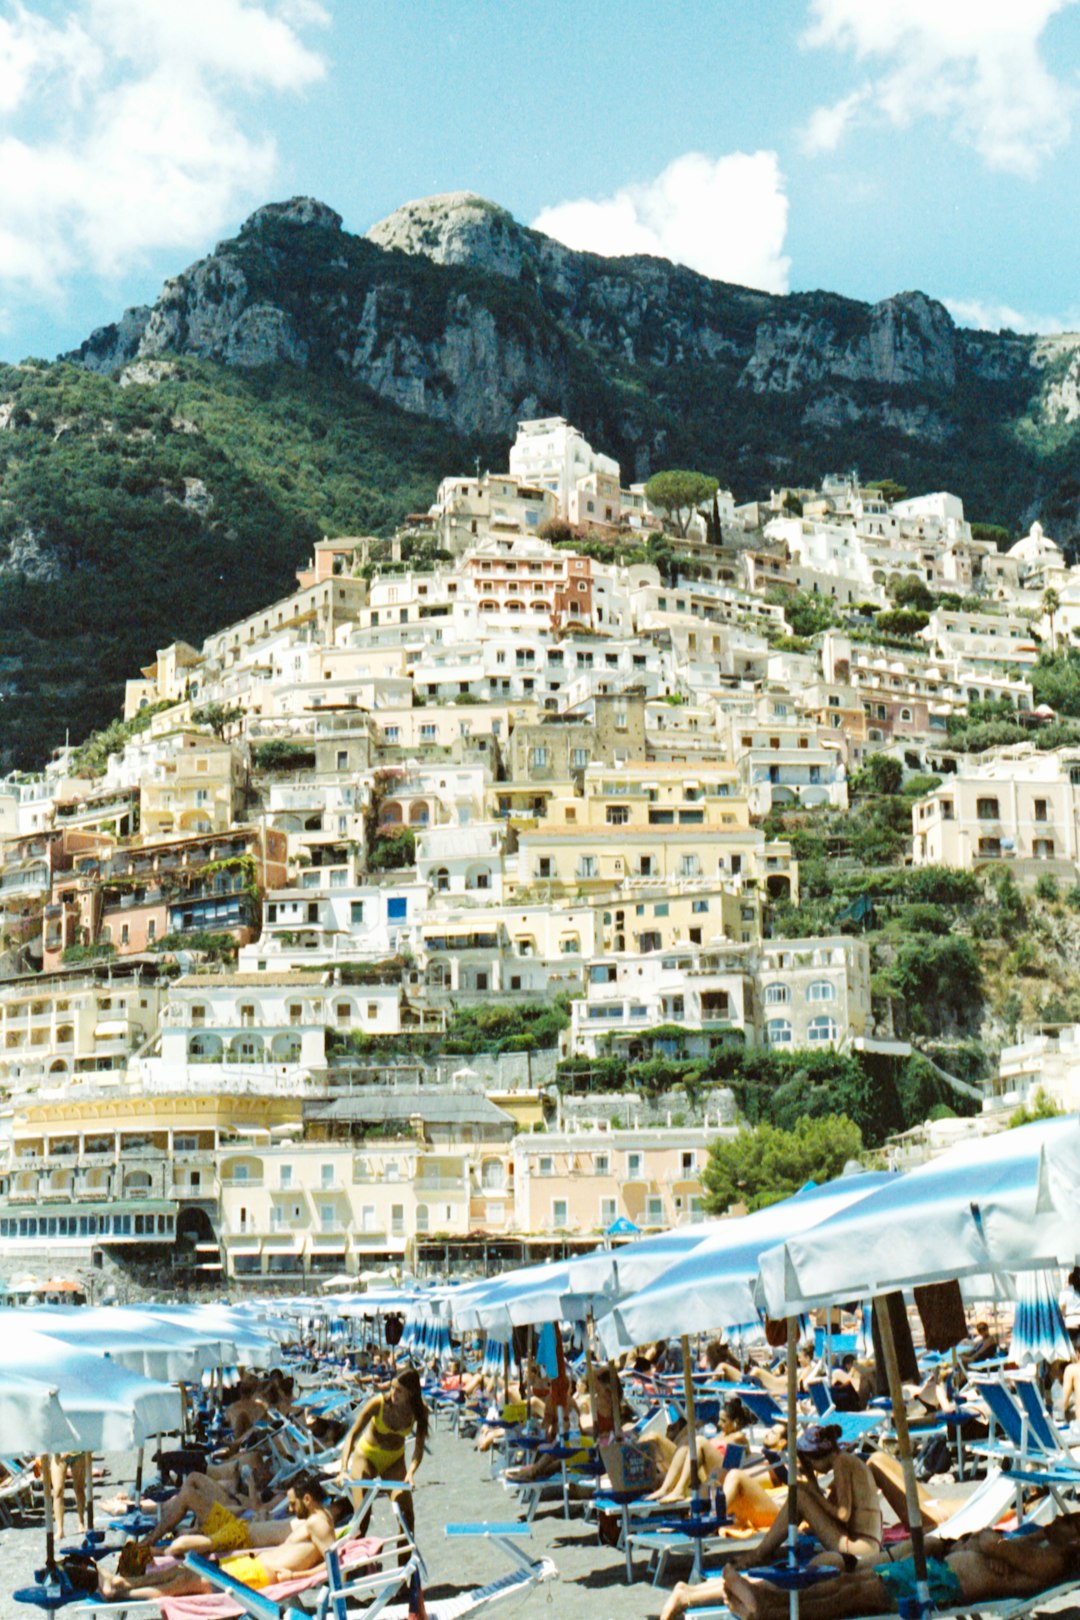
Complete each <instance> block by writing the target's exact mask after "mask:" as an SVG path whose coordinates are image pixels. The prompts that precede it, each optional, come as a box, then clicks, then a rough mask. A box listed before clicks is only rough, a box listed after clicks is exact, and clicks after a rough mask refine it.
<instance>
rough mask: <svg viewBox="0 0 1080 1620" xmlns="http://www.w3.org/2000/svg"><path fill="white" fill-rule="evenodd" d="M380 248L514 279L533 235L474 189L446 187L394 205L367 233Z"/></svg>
mask: <svg viewBox="0 0 1080 1620" xmlns="http://www.w3.org/2000/svg"><path fill="white" fill-rule="evenodd" d="M367 234H368V241H369V242H374V243H375V244H376V246H377V247H381V248H390V249H397V250H398V251H399V252H401V253H411V254H414V255H420V254H422V255H423V256H424V257H425V258H428V259H433V260H434V262H435V263H436V264H467V265H472V266H473V267H474V268H475V269H478V270H488V271H491V272H492V273H494V274H495V275H500V276H509V277H510V278H511V279H512V280H514V281H516V280H517V279H518V278H519V276H520V275H521V268H522V264H523V263H524V261H525V259H526V258H527V257H529V256H530V255H529V238H528V234H527V232H526V231H525V229H524V228H523V227H522V226H521V225H519V224H518V222H517V220H515V218H514V216H513V215H512V214H511V213H509V212H508V211H507V210H506V209H505V208H500V207H499V205H498V204H497V203H493V202H488V200H487V198H486V197H480V196H478V195H477V193H476V192H475V191H446V192H443V193H442V194H441V195H440V196H437V197H419V198H417V199H415V200H414V201H413V202H407V203H404V204H403V205H402V206H401V207H400V208H395V209H394V212H393V213H392V214H387V216H386V218H385V219H380V220H379V221H378V223H377V224H375V225H373V226H372V227H371V229H370V231H368V233H367Z"/></svg>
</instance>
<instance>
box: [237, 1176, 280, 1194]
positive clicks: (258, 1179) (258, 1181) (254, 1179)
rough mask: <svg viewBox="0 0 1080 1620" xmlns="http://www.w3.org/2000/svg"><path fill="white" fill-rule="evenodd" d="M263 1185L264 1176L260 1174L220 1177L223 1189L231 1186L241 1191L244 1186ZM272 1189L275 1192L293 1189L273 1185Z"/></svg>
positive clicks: (254, 1186)
mask: <svg viewBox="0 0 1080 1620" xmlns="http://www.w3.org/2000/svg"><path fill="white" fill-rule="evenodd" d="M263 1185H264V1178H263V1177H262V1176H222V1178H221V1187H222V1190H223V1191H224V1190H225V1189H226V1188H231V1189H233V1190H234V1191H237V1190H239V1191H241V1192H242V1191H243V1190H244V1188H245V1187H251V1188H259V1187H262V1186H263ZM273 1190H274V1191H275V1192H291V1191H293V1190H294V1189H292V1188H289V1187H285V1188H280V1187H275V1188H274V1189H273Z"/></svg>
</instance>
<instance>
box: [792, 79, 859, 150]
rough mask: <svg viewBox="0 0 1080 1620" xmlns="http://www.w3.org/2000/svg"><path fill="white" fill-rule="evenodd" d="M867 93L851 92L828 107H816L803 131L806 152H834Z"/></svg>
mask: <svg viewBox="0 0 1080 1620" xmlns="http://www.w3.org/2000/svg"><path fill="white" fill-rule="evenodd" d="M868 93H869V92H868V91H866V90H853V91H852V92H851V94H850V95H849V96H843V97H842V98H841V99H840V100H839V101H834V102H833V103H832V105H831V106H829V107H817V108H815V110H814V111H813V113H812V114H811V115H810V119H809V121H808V123H807V125H806V128H805V130H804V131H803V141H802V144H803V148H804V150H805V151H807V152H811V153H818V152H835V151H836V148H837V147H838V146H839V145H840V142H841V141H842V140H843V138H844V136H845V135H846V133H847V130H848V126H849V124H851V123H852V122H853V121H854V119H855V117H856V115H857V113H858V112H859V109H860V108H861V107H862V106H863V104H864V103H865V101H866V98H867V95H868Z"/></svg>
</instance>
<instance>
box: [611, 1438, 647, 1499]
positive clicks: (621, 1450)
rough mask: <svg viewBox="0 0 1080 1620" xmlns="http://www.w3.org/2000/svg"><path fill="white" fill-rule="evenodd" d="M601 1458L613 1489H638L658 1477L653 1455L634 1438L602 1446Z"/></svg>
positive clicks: (614, 1441)
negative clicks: (636, 1443) (637, 1444)
mask: <svg viewBox="0 0 1080 1620" xmlns="http://www.w3.org/2000/svg"><path fill="white" fill-rule="evenodd" d="M600 1460H601V1462H602V1463H603V1465H604V1472H605V1474H606V1475H607V1476H608V1478H609V1479H610V1481H611V1488H612V1490H613V1491H636V1490H641V1489H643V1488H644V1487H645V1486H646V1485H651V1484H652V1483H653V1481H654V1479H655V1477H656V1474H655V1469H654V1467H653V1460H652V1457H651V1456H650V1455H649V1453H648V1452H647V1451H643V1450H642V1448H641V1447H640V1446H636V1445H635V1444H634V1442H633V1441H632V1440H613V1441H612V1442H611V1444H610V1445H606V1446H601V1447H600Z"/></svg>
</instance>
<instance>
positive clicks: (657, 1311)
mask: <svg viewBox="0 0 1080 1620" xmlns="http://www.w3.org/2000/svg"><path fill="white" fill-rule="evenodd" d="M895 1180H896V1177H895V1176H890V1175H887V1174H885V1173H883V1172H872V1173H867V1174H863V1175H850V1176H841V1177H839V1178H838V1179H837V1180H835V1181H830V1182H826V1183H825V1185H824V1186H821V1187H814V1186H810V1187H804V1188H803V1189H802V1190H801V1191H800V1192H797V1193H795V1195H794V1196H793V1197H791V1198H784V1199H781V1200H780V1202H779V1203H776V1204H770V1205H769V1206H768V1207H767V1208H765V1209H759V1210H757V1211H755V1212H754V1213H753V1214H752V1215H741V1216H735V1217H733V1218H732V1219H729V1220H724V1221H715V1222H713V1223H712V1225H711V1228H710V1232H709V1235H708V1237H707V1238H706V1239H705V1241H704V1242H702V1243H699V1244H698V1245H697V1247H696V1248H693V1249H691V1250H690V1251H689V1253H687V1254H684V1255H683V1256H682V1258H681V1259H679V1260H677V1261H675V1262H674V1264H672V1265H670V1266H669V1267H667V1269H666V1270H664V1271H662V1272H660V1274H659V1275H658V1276H656V1277H654V1278H653V1280H652V1282H651V1283H649V1284H648V1286H647V1287H645V1288H643V1289H640V1290H639V1291H638V1292H637V1293H633V1294H630V1295H629V1296H627V1297H625V1298H621V1299H620V1300H619V1301H618V1302H617V1303H616V1304H615V1307H614V1309H613V1310H612V1312H611V1314H610V1315H609V1316H607V1317H605V1318H604V1319H603V1320H602V1321H601V1322H600V1323H599V1325H598V1331H599V1334H600V1338H601V1341H602V1343H603V1345H604V1348H605V1350H606V1351H607V1352H608V1354H609V1355H617V1354H619V1353H620V1352H621V1351H623V1350H628V1349H631V1348H632V1347H633V1346H634V1345H637V1344H647V1343H648V1342H649V1341H650V1340H652V1339H663V1338H667V1337H669V1336H670V1335H675V1334H678V1335H680V1336H681V1335H682V1334H684V1333H686V1334H690V1333H697V1332H700V1331H701V1330H702V1329H706V1330H708V1329H718V1328H732V1327H742V1326H745V1325H746V1324H747V1323H751V1322H755V1321H756V1320H757V1306H756V1304H755V1289H756V1285H757V1282H758V1272H759V1269H760V1265H761V1257H762V1255H763V1253H764V1252H765V1251H766V1250H768V1249H771V1248H773V1247H774V1246H775V1245H776V1244H777V1243H779V1242H780V1241H781V1240H782V1239H783V1238H785V1237H789V1236H791V1235H792V1234H793V1233H797V1232H804V1233H807V1234H808V1240H809V1241H812V1238H813V1230H814V1228H816V1227H817V1226H818V1225H819V1224H820V1223H821V1222H822V1221H824V1220H826V1219H828V1217H829V1216H830V1215H834V1214H836V1213H837V1211H839V1210H842V1209H846V1208H848V1207H849V1206H852V1205H857V1204H858V1202H859V1201H860V1200H861V1199H863V1198H865V1197H866V1196H867V1194H868V1193H870V1192H872V1191H873V1190H874V1189H875V1188H878V1187H882V1186H885V1185H888V1184H889V1183H890V1182H894V1181H895Z"/></svg>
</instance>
